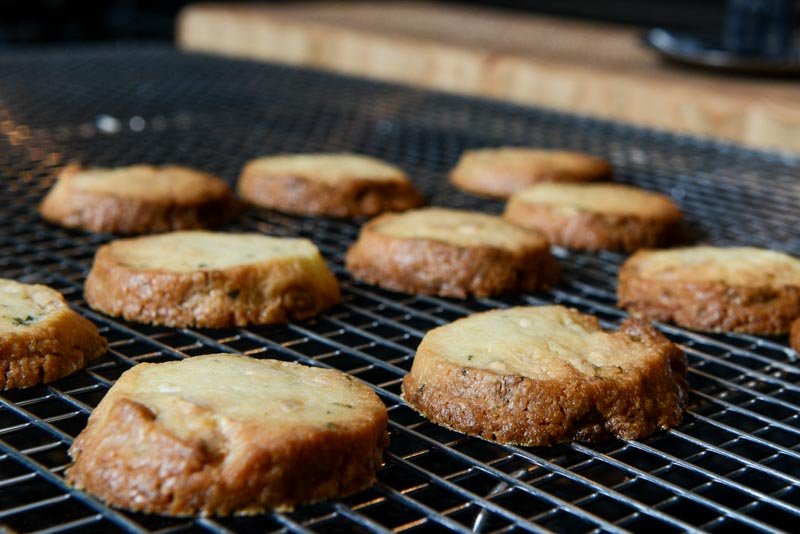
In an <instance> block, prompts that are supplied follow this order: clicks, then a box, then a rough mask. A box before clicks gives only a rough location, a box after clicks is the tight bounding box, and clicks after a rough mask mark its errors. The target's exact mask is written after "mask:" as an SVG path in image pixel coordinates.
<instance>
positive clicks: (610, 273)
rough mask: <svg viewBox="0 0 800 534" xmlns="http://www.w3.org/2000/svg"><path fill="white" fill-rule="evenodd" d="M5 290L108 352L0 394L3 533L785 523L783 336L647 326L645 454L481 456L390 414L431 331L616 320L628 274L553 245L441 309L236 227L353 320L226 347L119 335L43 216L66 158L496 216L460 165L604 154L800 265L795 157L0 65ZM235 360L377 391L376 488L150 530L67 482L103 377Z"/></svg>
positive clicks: (276, 222)
mask: <svg viewBox="0 0 800 534" xmlns="http://www.w3.org/2000/svg"><path fill="white" fill-rule="evenodd" d="M0 72H2V76H0V173H1V174H2V179H3V182H2V184H3V187H2V191H0V228H2V230H1V231H0V276H3V277H9V278H15V279H19V280H23V281H27V282H41V283H45V284H49V285H51V286H53V287H55V288H57V289H58V290H60V291H61V292H62V293H63V294H64V295H65V297H66V298H67V299H68V300H69V301H70V303H71V304H72V305H73V306H74V307H75V308H76V309H77V310H78V311H80V312H81V313H82V314H84V315H85V316H87V317H88V318H90V319H91V320H92V321H94V322H95V323H96V324H97V325H98V326H99V327H100V329H101V331H102V333H103V335H105V336H106V337H107V338H108V339H109V341H110V350H109V352H108V353H107V354H106V355H105V356H103V357H102V358H100V359H98V360H96V361H95V362H93V364H92V365H91V367H89V368H88V369H87V370H86V371H85V372H81V373H77V374H75V375H73V376H71V377H68V378H65V379H62V380H59V381H57V382H54V383H52V384H48V385H46V386H39V387H34V388H30V389H25V390H14V391H6V392H2V393H1V394H0V524H2V525H3V526H4V528H5V529H6V530H8V531H19V532H40V533H43V532H48V533H49V532H69V531H77V532H113V531H130V532H161V533H167V532H199V531H211V532H270V531H289V532H305V531H325V532H328V531H335V532H387V531H402V532H428V531H455V532H466V531H478V532H509V531H516V530H519V531H559V532H584V531H586V532H621V531H645V530H649V531H653V532H662V531H663V532H667V531H692V530H708V531H715V530H716V531H734V530H736V531H743V530H753V531H779V530H787V531H791V530H796V529H797V525H798V521H799V520H800V486H798V482H799V481H800V451H798V444H799V443H800V416H799V414H800V370H799V369H798V367H797V361H796V360H797V355H796V354H795V353H794V352H793V351H791V350H790V349H789V348H788V347H787V344H786V339H785V338H783V337H781V338H762V337H754V336H747V335H709V334H699V333H694V332H690V331H686V330H683V329H681V328H677V327H673V326H668V325H660V326H659V327H660V328H661V329H662V331H664V332H665V333H666V334H667V335H668V336H669V337H670V338H671V339H673V340H674V341H676V342H677V343H679V344H680V345H681V346H682V347H683V348H684V349H685V350H686V352H687V354H688V357H689V361H690V370H689V382H690V385H691V388H692V395H691V403H690V407H689V411H688V413H687V415H686V418H685V419H684V421H683V423H682V424H681V425H680V426H679V427H678V428H676V429H674V430H671V431H668V432H662V433H659V434H656V435H654V436H652V437H650V438H647V439H644V440H639V441H630V442H625V441H619V440H611V441H607V442H603V443H598V444H573V445H562V446H556V447H547V448H524V447H509V446H502V445H496V444H492V443H489V442H486V441H482V440H479V439H475V438H469V437H466V436H463V435H461V434H458V433H455V432H451V431H448V430H445V429H443V428H441V427H438V426H436V425H433V424H431V423H429V422H427V421H426V420H424V419H423V418H421V417H420V416H418V415H417V414H415V413H414V412H412V411H411V410H410V409H409V408H408V407H406V406H405V405H404V404H403V403H402V401H401V400H400V399H399V396H398V395H399V392H400V382H401V380H402V377H403V375H404V374H405V373H406V372H407V371H408V370H409V369H410V366H411V362H412V358H413V355H414V350H415V348H416V346H417V345H418V343H419V341H420V339H421V338H422V336H423V335H424V334H425V332H426V331H427V330H429V329H431V328H433V327H435V326H437V325H440V324H444V323H447V322H449V321H452V320H454V319H456V318H458V317H462V316H464V315H465V314H468V313H471V312H475V311H481V310H486V309H491V308H496V307H502V306H510V305H518V304H542V303H561V304H566V305H569V306H573V307H576V308H578V309H580V310H582V311H585V312H589V313H593V314H596V315H598V316H599V317H600V318H601V319H602V321H603V323H604V324H605V325H607V326H613V325H615V324H617V323H618V322H619V321H620V320H622V319H623V318H624V313H623V312H621V311H620V310H619V309H617V308H616V306H615V298H614V289H615V288H614V285H615V276H616V273H617V269H618V267H619V265H620V263H621V262H622V261H623V260H624V257H623V256H621V255H618V254H612V253H597V254H584V253H575V252H569V251H566V250H562V249H556V250H555V253H556V255H557V256H558V257H559V258H560V259H561V261H562V264H563V266H564V274H563V279H562V281H561V283H560V284H559V285H558V286H557V287H556V288H555V289H553V290H551V291H548V292H542V293H536V294H529V295H523V296H520V297H516V298H502V299H478V300H465V301H458V300H449V299H441V298H435V297H423V296H408V295H402V294H396V293H390V292H387V291H383V290H380V289H376V288H374V287H370V286H367V285H364V284H361V283H358V282H355V281H353V280H351V279H350V278H349V277H348V276H347V274H346V272H345V271H344V270H343V268H342V260H343V254H344V252H345V250H346V249H347V247H348V245H349V244H350V243H351V242H352V241H353V240H354V238H355V237H356V235H357V232H358V226H359V223H358V222H346V221H337V220H332V219H311V218H300V217H290V216H286V215H280V214H277V213H273V212H269V211H265V210H257V209H250V210H249V211H247V212H246V213H244V215H243V216H242V217H241V218H240V219H239V220H238V221H236V222H235V223H234V224H231V225H229V226H227V227H225V230H231V231H258V232H264V233H268V234H273V235H286V236H305V237H309V238H311V239H313V240H314V242H315V243H316V244H317V245H318V246H319V247H320V249H321V250H322V252H323V254H324V255H325V257H326V259H327V260H328V262H329V264H330V265H331V267H332V269H333V270H334V272H335V273H336V275H337V276H338V277H339V280H340V282H341V284H342V289H343V296H344V302H343V303H342V304H341V305H340V306H338V307H336V308H334V309H333V310H331V311H330V312H328V313H326V314H324V315H323V316H321V317H319V318H317V319H315V320H311V321H306V322H301V323H295V324H290V325H286V326H273V327H250V328H246V329H245V328H234V329H222V330H197V329H172V328H159V327H147V326H142V325H136V324H131V323H125V322H120V321H117V320H113V319H110V318H108V317H106V316H104V315H101V314H98V313H95V312H93V311H91V310H90V309H89V308H88V307H87V306H86V303H85V301H84V300H83V296H82V284H83V280H84V278H85V276H86V274H87V272H88V270H89V267H90V265H91V261H92V257H93V255H94V252H95V250H96V249H97V247H98V246H99V245H101V244H103V243H106V242H107V241H109V240H110V239H111V236H109V235H93V234H89V233H84V232H79V231H67V230H64V229H60V228H56V227H54V226H51V225H48V224H46V223H44V222H43V221H42V220H41V219H40V218H39V217H38V215H37V214H36V211H35V206H36V204H37V202H38V201H39V200H40V199H41V198H42V195H43V194H44V192H45V191H46V190H47V188H48V187H49V186H50V185H52V183H53V175H54V173H56V172H57V171H58V170H59V169H60V168H61V167H62V166H63V165H65V164H66V163H68V162H69V161H72V160H76V161H80V162H83V163H86V164H89V165H123V164H132V163H137V162H151V163H178V164H185V165H190V166H194V167H198V168H201V169H204V170H208V171H211V172H215V173H218V174H219V175H220V176H222V177H224V178H225V179H227V180H229V181H231V182H232V181H233V180H235V178H236V176H237V174H238V171H239V169H240V168H241V166H242V164H243V163H244V162H245V161H246V160H248V159H249V158H252V157H255V156H258V155H264V154H269V153H274V152H297V151H340V150H351V151H356V152H361V153H366V154H371V155H374V156H377V157H380V158H383V159H386V160H389V161H391V162H394V163H396V164H398V165H400V166H402V167H403V168H405V169H406V170H407V171H408V172H409V173H410V174H411V176H412V177H413V179H414V181H415V182H416V183H417V184H418V186H419V187H420V188H421V189H422V190H423V192H424V193H425V194H426V195H427V197H428V198H429V199H430V201H431V202H432V203H433V204H438V205H447V206H454V207H461V208H470V209H479V210H482V211H486V212H499V210H500V209H501V207H502V206H501V205H500V204H499V203H497V202H493V201H487V200H480V199H476V198H473V197H469V196H466V195H463V194H461V193H459V192H457V191H456V190H454V189H452V188H451V187H450V186H449V185H448V184H447V181H446V179H445V176H446V171H447V170H448V169H449V168H450V167H451V166H452V165H453V164H454V163H455V161H456V159H457V157H458V155H459V154H460V152H461V151H462V150H464V149H467V148H472V147H481V146H495V145H507V144H511V145H535V146H544V147H567V148H571V149H579V150H584V151H587V152H590V153H593V154H598V155H602V156H605V157H607V158H609V159H610V160H611V161H612V162H613V164H614V166H615V168H616V169H617V170H618V172H617V174H618V179H619V180H620V181H622V182H627V183H634V184H637V185H641V186H643V187H647V188H649V189H653V190H658V191H662V192H664V193H666V194H668V195H670V196H672V197H673V198H674V199H676V200H677V201H678V202H679V203H680V204H681V206H682V207H683V208H684V210H685V211H686V213H687V218H688V222H689V225H688V226H689V228H690V229H691V230H692V232H693V236H692V237H693V239H694V240H695V241H698V242H708V243H714V244H720V245H728V244H749V245H757V246H764V247H771V248H775V249H780V250H785V251H787V252H790V253H793V254H795V255H800V232H798V227H799V225H800V209H798V208H800V160H797V159H794V158H792V157H789V156H785V155H783V156H782V155H780V154H773V153H766V152H757V151H751V150H745V149H743V148H741V147H737V146H734V145H728V144H724V143H716V142H711V141H708V140H702V139H697V138H689V137H680V136H674V135H669V134H665V133H660V132H655V131H650V130H645V129H639V128H634V127H631V126H626V125H623V124H618V123H612V122H604V121H598V120H590V119H587V118H582V117H577V116H571V115H566V114H559V113H554V112H550V111H546V110H541V109H533V108H525V107H519V106H512V105H505V104H500V103H497V102H490V101H487V100H480V99H475V98H461V97H455V96H452V95H444V94H439V93H433V92H427V91H421V90H415V89H411V88H408V87H401V86H396V85H390V84H381V83H376V82H368V81H364V80H358V79H353V78H347V77H341V76H334V75H331V74H323V73H319V72H314V71H310V70H302V69H296V68H289V67H282V66H276V65H265V64H257V63H251V62H246V61H234V60H226V59H220V58H214V57H210V56H204V55H194V54H193V55H187V54H181V53H178V52H176V51H174V50H172V49H170V48H166V47H158V46H136V47H134V46H115V47H85V48H72V49H67V50H57V49H43V50H25V51H14V52H4V53H0ZM211 352H235V353H240V354H246V355H249V356H252V357H256V358H279V359H284V360H291V361H300V362H303V363H307V364H311V365H320V366H328V367H333V368H336V369H340V370H343V371H346V372H348V373H350V374H352V375H353V376H355V377H358V378H359V379H361V380H363V381H365V382H366V383H368V384H370V385H371V386H373V387H374V388H375V390H376V392H377V393H378V394H379V395H380V397H381V399H382V400H383V401H384V402H385V403H386V406H387V408H388V410H389V414H390V431H391V437H392V444H391V446H390V447H389V448H388V450H387V451H386V454H385V465H384V466H383V468H382V469H381V470H380V472H379V473H378V483H377V484H376V485H375V486H373V487H372V488H370V489H368V490H365V491H362V492H360V493H358V494H356V495H353V496H351V497H348V498H345V499H341V500H331V501H328V502H324V503H320V504H317V505H313V506H303V507H300V508H298V509H297V510H295V511H294V512H291V513H273V514H265V515H259V516H254V517H234V518H222V519H215V518H206V519H195V518H165V517H158V516H147V515H141V514H133V513H128V512H124V511H120V510H115V509H112V508H108V507H106V506H104V505H103V504H102V503H100V502H99V501H97V500H95V499H93V498H91V497H89V496H87V495H85V494H83V493H81V492H78V491H75V490H73V489H71V488H69V487H68V486H67V485H65V483H64V480H63V472H64V469H65V468H66V466H67V465H68V462H69V458H68V456H67V449H68V447H69V445H70V443H71V442H72V440H73V438H74V437H75V436H76V435H77V434H78V433H79V432H80V431H81V429H82V428H83V427H84V425H85V424H86V419H87V417H88V415H89V413H90V412H91V410H92V408H93V407H94V406H96V405H97V403H98V402H99V401H100V399H102V397H103V394H104V393H105V392H106V391H107V390H108V388H109V387H110V386H111V385H112V384H113V382H114V380H115V379H116V378H117V377H119V375H120V374H121V373H122V372H124V371H125V370H126V369H128V368H130V367H131V366H132V365H135V364H137V363H139V362H161V361H168V360H174V359H178V358H185V357H191V356H195V355H198V354H206V353H211Z"/></svg>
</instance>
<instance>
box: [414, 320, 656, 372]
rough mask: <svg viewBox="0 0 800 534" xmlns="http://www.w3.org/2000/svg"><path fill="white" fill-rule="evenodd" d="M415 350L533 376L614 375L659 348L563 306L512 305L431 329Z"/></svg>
mask: <svg viewBox="0 0 800 534" xmlns="http://www.w3.org/2000/svg"><path fill="white" fill-rule="evenodd" d="M418 353H425V355H426V357H430V358H440V359H442V360H445V361H447V362H448V363H450V364H452V365H457V366H460V367H464V368H473V369H481V370H485V371H492V372H495V373H498V374H504V375H519V376H524V377H527V378H531V379H534V380H556V379H559V378H561V377H564V378H567V377H571V376H574V373H575V371H578V372H580V373H581V374H583V375H586V376H589V377H597V378H602V377H605V376H611V375H619V373H620V372H622V370H623V369H626V368H630V367H631V366H636V365H638V364H640V363H642V362H644V361H646V360H648V359H649V358H660V357H661V356H662V354H663V348H661V347H658V346H657V345H654V344H650V343H647V342H643V341H641V340H640V339H637V338H635V337H632V336H630V335H627V334H625V333H622V332H608V331H605V330H603V329H602V328H601V326H600V324H599V322H598V320H597V319H596V318H595V317H593V316H590V315H584V314H581V313H580V312H578V311H577V310H574V309H569V308H565V307H563V306H538V307H516V308H508V309H501V310H492V311H489V312H484V313H479V314H474V315H471V316H469V317H466V318H463V319H459V320H457V321H455V322H453V323H450V324H448V325H445V326H442V327H439V328H436V329H434V330H431V331H430V332H428V334H426V336H425V338H424V339H423V340H422V343H421V344H420V346H419V349H418Z"/></svg>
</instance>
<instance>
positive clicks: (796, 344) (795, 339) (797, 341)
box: [789, 317, 800, 353]
mask: <svg viewBox="0 0 800 534" xmlns="http://www.w3.org/2000/svg"><path fill="white" fill-rule="evenodd" d="M789 342H790V343H791V345H792V348H793V349H794V350H795V352H798V353H800V317H798V318H797V320H795V322H793V323H792V329H791V332H790V336H789Z"/></svg>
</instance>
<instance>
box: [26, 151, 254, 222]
mask: <svg viewBox="0 0 800 534" xmlns="http://www.w3.org/2000/svg"><path fill="white" fill-rule="evenodd" d="M237 211H238V205H237V202H236V200H235V199H234V197H233V193H232V192H231V188H230V187H229V186H228V184H226V183H225V182H224V181H222V180H220V179H219V178H217V177H215V176H211V175H210V174H206V173H203V172H200V171H196V170H193V169H188V168H186V167H177V166H174V165H165V166H161V167H157V166H153V165H133V166H131V167H119V168H115V169H103V168H94V169H85V168H81V167H80V166H77V165H70V166H67V167H66V168H64V170H63V171H62V172H61V174H60V175H59V176H58V181H57V182H56V184H55V185H54V186H53V188H52V189H51V190H50V191H49V192H48V193H47V196H45V198H44V200H43V201H42V203H41V204H40V206H39V213H40V214H41V215H42V217H43V218H44V219H46V220H47V221H50V222H52V223H54V224H59V225H61V226H66V227H67V228H82V229H84V230H89V231H91V232H112V233H118V234H143V233H155V232H167V231H170V230H182V229H191V228H205V227H211V226H217V225H220V224H223V223H225V222H227V221H228V220H230V219H231V218H232V217H233V216H234V215H236V213H237Z"/></svg>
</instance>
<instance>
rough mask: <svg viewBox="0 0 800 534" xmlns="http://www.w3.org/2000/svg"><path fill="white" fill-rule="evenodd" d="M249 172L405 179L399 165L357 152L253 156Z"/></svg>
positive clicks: (327, 180) (334, 179)
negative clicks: (256, 157) (255, 157)
mask: <svg viewBox="0 0 800 534" xmlns="http://www.w3.org/2000/svg"><path fill="white" fill-rule="evenodd" d="M246 170H247V171H248V172H252V173H257V174H258V175H259V176H275V177H276V178H277V177H280V178H284V177H293V178H300V179H303V180H307V181H312V182H320V183H323V184H327V185H339V184H343V183H346V182H350V181H365V180H369V181H375V182H407V181H408V177H407V176H406V173H405V172H403V170H402V169H399V168H397V167H395V166H393V165H390V164H388V163H386V162H383V161H381V160H379V159H376V158H372V157H369V156H362V155H360V154H347V153H342V154H279V155H275V156H266V157H262V158H258V159H254V160H252V161H250V162H249V163H248V164H247V168H246Z"/></svg>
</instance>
